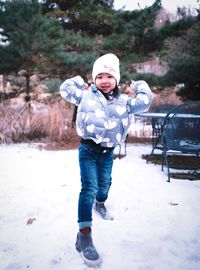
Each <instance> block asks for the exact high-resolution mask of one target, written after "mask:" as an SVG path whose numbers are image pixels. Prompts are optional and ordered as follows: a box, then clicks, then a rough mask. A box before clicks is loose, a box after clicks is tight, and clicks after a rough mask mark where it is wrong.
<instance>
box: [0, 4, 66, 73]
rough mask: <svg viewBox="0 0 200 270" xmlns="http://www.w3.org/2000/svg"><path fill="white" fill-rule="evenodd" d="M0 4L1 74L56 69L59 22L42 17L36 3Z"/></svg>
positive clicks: (58, 48)
mask: <svg viewBox="0 0 200 270" xmlns="http://www.w3.org/2000/svg"><path fill="white" fill-rule="evenodd" d="M0 4H1V6H0V25H1V27H2V33H1V34H2V35H3V37H4V42H6V43H7V44H6V45H3V46H0V72H1V73H2V72H6V71H9V70H18V69H20V68H30V69H32V68H35V67H38V68H42V67H43V68H45V69H51V68H52V67H53V66H55V65H56V59H57V54H58V52H59V51H60V49H61V43H62V42H61V38H62V37H63V30H62V28H61V27H60V25H59V23H58V21H57V20H56V19H54V18H47V17H46V16H42V13H41V4H39V3H38V1H36V0H32V1H28V0H13V1H6V2H5V1H1V3H0Z"/></svg>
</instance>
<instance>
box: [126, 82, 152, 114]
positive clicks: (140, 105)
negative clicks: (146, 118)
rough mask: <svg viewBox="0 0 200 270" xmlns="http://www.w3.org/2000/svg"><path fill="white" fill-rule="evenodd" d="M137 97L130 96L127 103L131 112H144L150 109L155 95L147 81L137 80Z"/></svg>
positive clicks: (135, 84) (135, 88) (135, 86)
mask: <svg viewBox="0 0 200 270" xmlns="http://www.w3.org/2000/svg"><path fill="white" fill-rule="evenodd" d="M134 91H135V94H136V97H135V98H131V97H130V98H129V99H128V101H127V103H128V107H129V110H130V113H131V114H133V113H142V112H146V111H148V109H149V108H150V106H151V104H152V100H153V95H152V91H151V89H150V87H149V85H148V84H147V83H146V82H145V81H135V83H134Z"/></svg>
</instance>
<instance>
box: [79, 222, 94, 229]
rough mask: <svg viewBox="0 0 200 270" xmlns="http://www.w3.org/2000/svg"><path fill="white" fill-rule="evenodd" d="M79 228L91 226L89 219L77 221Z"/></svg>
mask: <svg viewBox="0 0 200 270" xmlns="http://www.w3.org/2000/svg"><path fill="white" fill-rule="evenodd" d="M78 224H79V229H82V228H86V227H92V222H91V221H82V222H79V223H78Z"/></svg>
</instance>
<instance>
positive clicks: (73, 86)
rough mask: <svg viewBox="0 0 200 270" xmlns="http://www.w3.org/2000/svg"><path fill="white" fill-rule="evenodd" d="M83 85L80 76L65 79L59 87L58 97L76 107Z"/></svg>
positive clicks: (80, 97)
mask: <svg viewBox="0 0 200 270" xmlns="http://www.w3.org/2000/svg"><path fill="white" fill-rule="evenodd" d="M84 84H85V82H84V80H83V78H82V77H81V76H76V77H73V78H70V79H67V80H65V81H64V82H63V83H62V84H61V86H60V95H61V96H62V97H63V98H64V99H66V100H67V101H69V102H71V103H73V104H75V105H78V104H79V103H80V101H81V99H82V94H83V87H84Z"/></svg>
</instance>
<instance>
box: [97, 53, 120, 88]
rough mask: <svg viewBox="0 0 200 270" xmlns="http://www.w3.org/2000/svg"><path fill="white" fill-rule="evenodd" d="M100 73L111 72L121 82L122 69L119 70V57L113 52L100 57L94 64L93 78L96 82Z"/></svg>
mask: <svg viewBox="0 0 200 270" xmlns="http://www.w3.org/2000/svg"><path fill="white" fill-rule="evenodd" d="M100 73H108V74H111V75H112V76H113V77H114V78H115V79H116V81H117V84H119V81H120V70H119V58H118V57H117V56H116V55H114V54H112V53H108V54H104V55H102V56H101V57H99V58H98V59H97V60H96V61H95V62H94V65H93V70H92V79H93V82H95V79H96V76H97V75H98V74H100Z"/></svg>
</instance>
